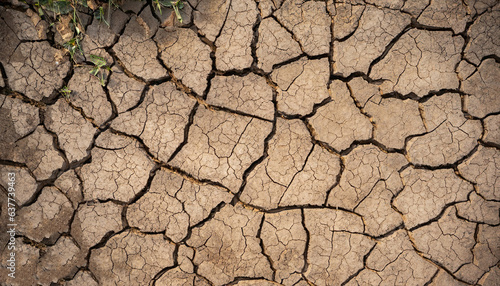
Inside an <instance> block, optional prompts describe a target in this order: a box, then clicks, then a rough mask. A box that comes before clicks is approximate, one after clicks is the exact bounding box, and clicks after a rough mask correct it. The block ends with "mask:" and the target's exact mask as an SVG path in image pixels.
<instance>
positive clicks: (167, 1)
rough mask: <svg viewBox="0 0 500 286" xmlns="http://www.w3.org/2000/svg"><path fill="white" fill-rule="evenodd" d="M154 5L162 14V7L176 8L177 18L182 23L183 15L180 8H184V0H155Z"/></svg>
mask: <svg viewBox="0 0 500 286" xmlns="http://www.w3.org/2000/svg"><path fill="white" fill-rule="evenodd" d="M153 6H154V7H155V9H158V11H159V12H160V14H161V7H162V6H163V7H167V8H172V9H174V12H175V16H176V17H177V20H178V21H179V22H180V23H182V16H181V12H180V9H182V8H184V3H183V2H182V0H177V1H171V0H153Z"/></svg>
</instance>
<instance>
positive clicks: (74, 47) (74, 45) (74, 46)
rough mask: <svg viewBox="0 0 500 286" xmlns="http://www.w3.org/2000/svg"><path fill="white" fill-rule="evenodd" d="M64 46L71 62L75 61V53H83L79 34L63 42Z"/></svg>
mask: <svg viewBox="0 0 500 286" xmlns="http://www.w3.org/2000/svg"><path fill="white" fill-rule="evenodd" d="M64 48H65V49H66V50H67V51H68V53H69V56H70V58H71V60H73V62H74V61H75V54H76V53H77V52H78V53H80V54H82V55H83V50H82V47H81V46H80V36H79V35H77V36H76V37H74V38H72V39H71V40H69V41H67V42H66V43H64Z"/></svg>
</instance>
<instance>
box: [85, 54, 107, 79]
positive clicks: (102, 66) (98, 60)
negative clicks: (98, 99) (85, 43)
mask: <svg viewBox="0 0 500 286" xmlns="http://www.w3.org/2000/svg"><path fill="white" fill-rule="evenodd" d="M90 61H91V62H92V63H93V64H94V68H92V70H91V71H90V72H89V73H90V74H92V75H94V76H95V77H97V78H98V79H99V83H100V84H101V85H102V86H105V85H106V82H105V80H104V71H103V70H108V71H109V70H111V69H110V68H109V67H108V66H107V65H106V60H105V59H104V58H103V57H100V56H96V55H90Z"/></svg>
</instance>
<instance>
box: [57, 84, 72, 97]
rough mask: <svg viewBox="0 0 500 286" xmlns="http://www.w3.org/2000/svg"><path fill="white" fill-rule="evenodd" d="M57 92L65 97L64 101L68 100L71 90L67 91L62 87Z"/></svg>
mask: <svg viewBox="0 0 500 286" xmlns="http://www.w3.org/2000/svg"><path fill="white" fill-rule="evenodd" d="M59 92H60V93H61V94H62V95H64V97H66V99H69V96H70V94H71V89H69V88H68V87H67V86H64V87H63V88H61V89H60V90H59Z"/></svg>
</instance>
